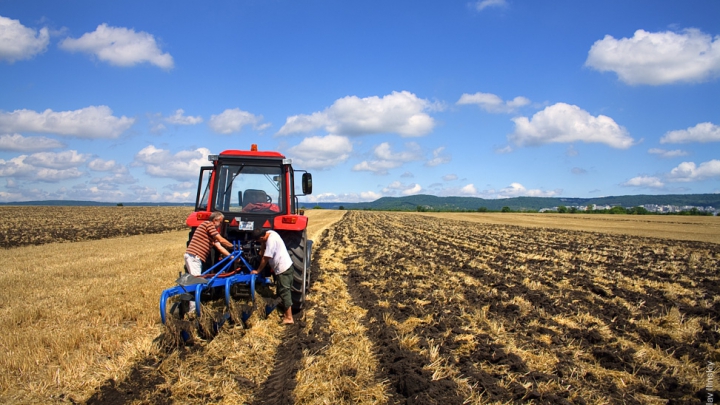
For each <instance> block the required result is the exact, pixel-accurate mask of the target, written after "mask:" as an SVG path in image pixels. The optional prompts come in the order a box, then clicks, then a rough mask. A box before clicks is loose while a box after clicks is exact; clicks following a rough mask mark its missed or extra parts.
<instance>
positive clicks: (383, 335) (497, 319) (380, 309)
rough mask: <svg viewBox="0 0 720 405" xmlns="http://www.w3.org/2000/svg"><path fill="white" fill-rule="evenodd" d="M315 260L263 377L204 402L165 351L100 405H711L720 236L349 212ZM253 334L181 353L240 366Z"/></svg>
mask: <svg viewBox="0 0 720 405" xmlns="http://www.w3.org/2000/svg"><path fill="white" fill-rule="evenodd" d="M313 257H314V258H313V268H312V275H313V284H314V290H313V291H312V292H311V294H310V295H309V296H308V307H307V308H306V309H305V314H296V319H297V320H298V322H297V323H296V325H293V326H291V327H287V328H284V329H283V328H276V329H272V330H274V331H275V332H272V331H271V332H270V333H275V334H276V335H275V338H276V339H277V340H276V343H277V347H278V350H277V352H275V354H274V356H273V357H272V359H270V358H268V359H267V360H266V361H267V362H266V363H265V367H266V369H265V370H264V371H263V372H262V373H260V374H258V375H255V376H254V377H253V376H249V375H245V374H243V373H245V372H246V371H243V370H239V371H237V372H235V373H236V374H230V375H231V376H233V375H234V377H231V379H232V380H233V381H229V382H228V379H225V380H224V382H223V384H224V385H223V389H224V390H225V392H226V393H229V394H222V393H221V392H220V391H222V390H221V389H220V386H217V387H216V392H215V393H213V391H212V387H211V388H207V387H206V388H207V389H206V390H205V392H207V393H208V394H205V396H195V397H192V396H187V394H183V393H182V391H183V389H184V387H183V384H186V383H183V373H182V372H179V371H178V370H177V369H173V368H172V366H170V365H168V364H165V365H163V362H164V360H163V359H162V358H160V359H156V360H155V362H154V363H153V362H150V361H148V362H146V363H144V364H138V365H136V367H135V369H134V370H133V372H132V373H130V376H129V378H128V379H126V380H125V381H120V382H114V381H113V382H108V384H107V385H106V386H104V387H101V388H100V389H99V390H98V391H97V392H96V395H94V396H93V398H91V399H90V400H89V401H88V403H131V402H135V403H152V402H156V403H162V402H165V401H167V402H180V403H192V402H193V401H197V402H223V401H224V402H228V403H253V404H270V403H273V404H275V403H279V404H283V403H287V404H291V403H392V404H462V403H547V404H586V403H587V404H590V403H593V404H594V403H597V404H601V403H628V404H645V403H658V404H665V403H672V404H696V403H698V402H699V401H700V400H705V399H706V398H707V394H708V393H707V392H705V388H704V387H705V383H706V374H705V370H706V368H707V365H708V362H709V361H714V362H717V361H718V360H720V350H719V349H718V347H719V343H720V331H719V330H718V326H717V325H718V323H719V321H720V276H719V275H718V268H720V263H719V262H720V248H719V245H716V244H710V243H702V242H690V241H671V240H663V239H653V238H639V237H637V236H634V237H630V236H623V235H608V234H600V233H592V232H579V231H567V230H562V231H559V230H552V229H544V228H525V227H515V226H507V225H495V224H477V223H470V222H464V221H454V220H450V219H437V218H431V217H425V216H406V215H396V214H395V215H394V214H388V213H372V212H348V213H347V214H346V215H345V216H344V217H343V219H342V220H340V221H339V222H337V223H336V224H335V225H333V226H332V227H331V228H329V229H328V230H327V231H326V232H325V234H324V237H323V238H322V242H320V243H317V245H316V246H315V251H314V254H313ZM271 318H272V317H271ZM264 322H271V319H268V320H267V321H264ZM273 322H277V320H274V321H273ZM244 333H247V332H242V331H237V330H231V331H229V332H228V333H227V334H225V335H221V336H222V337H218V338H216V340H217V339H225V340H224V342H235V343H237V344H235V345H234V346H232V348H233V349H232V350H233V351H232V352H230V351H226V352H225V353H223V352H222V351H220V352H217V351H214V349H213V351H210V349H211V347H210V345H208V346H207V347H196V348H189V349H188V348H184V349H181V350H183V354H181V356H180V357H183V356H186V357H188V359H189V358H191V357H193V356H194V357H195V358H203V359H205V360H203V361H204V367H207V369H208V370H209V371H208V372H209V373H211V374H212V375H217V374H218V373H222V372H227V371H223V370H224V369H226V368H227V367H228V366H227V360H229V359H230V358H231V356H235V357H233V358H243V357H253V353H254V351H257V350H258V349H257V347H250V346H251V345H250V344H249V343H247V342H248V341H246V340H244V339H248V337H247V336H246V335H244ZM223 344H225V345H227V346H228V347H230V345H229V344H228V343H223ZM338 353H340V354H338ZM175 357H178V356H175ZM193 361H196V360H193ZM178 364H180V363H178ZM368 370H369V371H368ZM208 380H209V381H205V382H204V383H205V384H213V382H212V380H211V379H210V378H209V379H208ZM225 384H230V388H227V387H226V386H225ZM231 395H234V396H232V397H231ZM715 397H716V398H717V397H718V394H717V393H715ZM232 398H236V399H232ZM237 398H244V399H237Z"/></svg>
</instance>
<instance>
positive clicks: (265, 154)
mask: <svg viewBox="0 0 720 405" xmlns="http://www.w3.org/2000/svg"><path fill="white" fill-rule="evenodd" d="M220 156H221V157H233V156H237V157H260V158H277V159H285V156H284V155H282V154H281V153H280V152H271V151H251V150H237V149H229V150H224V151H222V152H220Z"/></svg>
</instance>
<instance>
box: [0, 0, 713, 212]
mask: <svg viewBox="0 0 720 405" xmlns="http://www.w3.org/2000/svg"><path fill="white" fill-rule="evenodd" d="M252 143H257V144H258V145H259V149H261V150H278V151H280V152H282V153H284V154H285V155H286V156H287V157H290V158H292V159H293V162H294V164H293V165H294V166H295V167H296V168H298V169H307V170H308V171H310V172H312V173H313V180H314V194H313V195H312V196H311V197H308V198H307V200H308V201H321V202H329V201H341V202H357V201H372V200H375V199H377V198H379V197H382V196H405V195H412V194H433V195H438V196H449V195H453V196H474V197H482V198H505V197H516V196H564V197H600V196H608V195H628V194H678V193H718V192H720V1H717V0H691V1H684V2H679V1H660V0H652V1H650V0H649V1H602V2H585V1H570V0H567V1H563V0H557V1H530V0H526V1H520V0H481V1H422V0H420V1H418V0H414V1H403V0H398V1H375V0H366V1H362V2H358V1H328V0H308V1H282V0H236V1H223V0H219V1H212V2H197V1H196V2H190V1H156V2H155V1H154V2H148V1H122V2H119V1H115V2H109V1H104V2H99V1H88V0H85V1H80V0H76V1H65V0H49V1H32V2H28V1H26V0H0V201H3V202H13V201H27V200H49V199H65V200H95V201H109V202H120V201H122V202H133V201H143V202H144V201H149V202H161V201H167V202H191V201H194V198H195V196H194V194H195V190H196V187H197V184H196V183H197V176H198V168H199V167H200V166H202V165H206V164H207V155H208V154H210V153H212V154H216V153H219V152H220V151H222V150H225V149H247V148H249V146H250V144H252Z"/></svg>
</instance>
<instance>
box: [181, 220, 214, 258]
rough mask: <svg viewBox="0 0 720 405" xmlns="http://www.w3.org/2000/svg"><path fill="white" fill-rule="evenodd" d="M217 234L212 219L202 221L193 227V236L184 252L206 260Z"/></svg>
mask: <svg viewBox="0 0 720 405" xmlns="http://www.w3.org/2000/svg"><path fill="white" fill-rule="evenodd" d="M219 234H220V233H218V231H217V228H216V227H215V223H214V222H213V221H205V222H203V223H202V224H200V226H198V227H197V229H195V233H193V237H192V239H191V240H190V244H189V245H188V248H187V250H186V251H185V253H190V254H191V255H195V256H197V257H199V258H200V260H202V261H205V260H207V257H208V254H209V253H210V249H212V247H213V244H214V243H215V237H216V236H217V235H219Z"/></svg>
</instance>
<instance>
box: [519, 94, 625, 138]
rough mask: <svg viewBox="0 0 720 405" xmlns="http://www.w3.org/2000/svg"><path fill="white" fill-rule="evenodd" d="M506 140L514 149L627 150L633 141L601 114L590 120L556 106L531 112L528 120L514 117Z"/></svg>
mask: <svg viewBox="0 0 720 405" xmlns="http://www.w3.org/2000/svg"><path fill="white" fill-rule="evenodd" d="M512 120H513V122H515V132H514V133H512V134H510V135H508V139H509V140H510V141H512V142H514V143H515V144H516V145H518V146H526V145H530V146H532V145H542V144H546V143H567V142H577V141H582V142H587V143H590V142H594V143H604V144H606V145H608V146H610V147H613V148H617V149H627V148H629V147H630V146H632V145H633V143H634V141H633V139H632V138H631V137H630V136H629V135H628V133H627V130H626V129H625V128H624V127H622V126H620V125H618V124H617V123H616V122H615V121H614V120H613V119H612V118H610V117H608V116H605V115H598V116H597V117H594V116H592V115H590V113H588V112H587V111H585V110H583V109H581V108H580V107H578V106H576V105H569V104H565V103H557V104H555V105H551V106H549V107H546V108H545V109H544V110H542V111H539V112H537V113H535V115H533V116H532V119H528V118H527V117H516V118H513V119H512Z"/></svg>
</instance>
